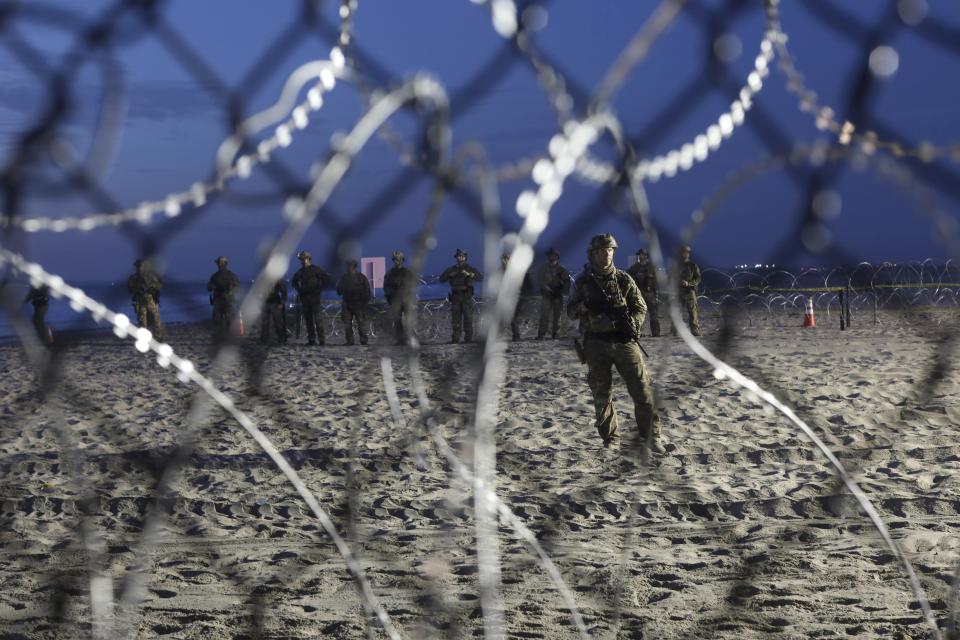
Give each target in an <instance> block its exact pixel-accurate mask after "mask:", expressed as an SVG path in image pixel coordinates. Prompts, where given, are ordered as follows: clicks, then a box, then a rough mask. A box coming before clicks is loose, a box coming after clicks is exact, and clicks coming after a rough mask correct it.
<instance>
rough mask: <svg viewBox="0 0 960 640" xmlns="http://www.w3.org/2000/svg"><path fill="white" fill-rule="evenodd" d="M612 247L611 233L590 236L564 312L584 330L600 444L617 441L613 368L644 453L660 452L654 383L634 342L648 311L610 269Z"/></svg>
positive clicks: (632, 286)
mask: <svg viewBox="0 0 960 640" xmlns="http://www.w3.org/2000/svg"><path fill="white" fill-rule="evenodd" d="M616 248H617V241H616V240H614V238H613V236H611V235H610V234H604V235H599V236H594V237H593V239H592V240H591V241H590V249H589V251H588V255H589V258H590V262H589V264H588V265H587V268H586V269H585V271H584V273H582V274H581V275H580V276H579V277H578V278H577V280H576V282H574V285H573V293H572V294H571V295H570V302H569V305H568V306H567V314H568V315H569V316H570V318H572V319H574V320H578V321H579V322H580V330H581V331H582V332H583V338H584V340H583V355H584V358H585V360H586V364H587V367H588V373H587V383H588V384H589V385H590V391H591V392H592V394H593V406H594V409H595V411H596V427H597V431H598V432H599V434H600V438H601V439H602V440H603V444H604V446H610V445H612V444H616V443H617V441H618V440H619V424H618V419H617V414H616V410H615V409H614V405H613V396H612V385H613V378H612V376H611V367H616V368H617V371H619V372H620V376H621V377H622V378H623V381H624V382H625V383H626V385H627V391H628V392H629V393H630V397H631V398H633V407H634V415H635V417H636V420H637V429H638V430H639V436H640V438H641V440H642V441H643V442H644V443H645V444H646V446H647V447H648V450H650V451H652V452H654V453H663V452H664V449H663V446H662V445H661V444H660V418H659V416H658V415H657V412H656V409H655V408H654V404H653V385H652V382H651V380H650V374H649V373H648V372H647V368H646V366H645V365H644V362H643V354H642V352H641V350H640V345H639V343H638V342H637V340H636V335H638V333H639V328H640V326H641V325H642V324H643V316H644V314H645V313H646V310H647V309H646V305H645V303H644V302H643V297H642V296H641V295H640V291H639V289H637V285H636V283H634V281H633V278H631V277H630V275H629V274H627V273H626V272H625V271H621V270H619V269H617V268H616V267H615V266H614V265H613V253H614V250H615V249H616Z"/></svg>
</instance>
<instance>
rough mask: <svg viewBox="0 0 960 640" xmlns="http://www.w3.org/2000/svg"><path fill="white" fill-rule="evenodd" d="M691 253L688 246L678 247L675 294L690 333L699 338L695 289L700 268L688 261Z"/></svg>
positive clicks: (675, 331) (674, 332)
mask: <svg viewBox="0 0 960 640" xmlns="http://www.w3.org/2000/svg"><path fill="white" fill-rule="evenodd" d="M691 253H692V251H691V249H690V245H686V244H685V245H683V246H682V247H680V264H679V265H677V270H678V274H677V280H678V284H679V288H678V290H677V294H678V298H679V302H680V308H682V309H686V310H687V322H688V323H689V325H690V333H692V334H693V335H695V336H699V335H700V317H699V314H698V313H697V287H698V286H700V267H699V266H697V263H696V262H694V261H693V260H691V259H690V254H691ZM673 335H677V330H676V329H675V328H674V329H673Z"/></svg>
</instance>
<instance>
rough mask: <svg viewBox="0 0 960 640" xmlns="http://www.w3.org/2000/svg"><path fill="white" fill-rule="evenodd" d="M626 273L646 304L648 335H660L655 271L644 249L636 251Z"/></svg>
mask: <svg viewBox="0 0 960 640" xmlns="http://www.w3.org/2000/svg"><path fill="white" fill-rule="evenodd" d="M627 273H629V274H630V276H631V277H632V278H633V281H634V282H636V283H637V288H638V289H640V295H641V296H643V301H644V302H645V303H646V305H647V318H649V319H650V335H651V336H653V337H654V338H656V337H658V336H659V335H660V318H659V314H658V307H659V304H658V300H657V273H656V270H655V268H654V266H653V263H652V262H650V254H649V253H647V250H646V249H639V250H638V251H637V261H636V262H635V263H633V265H631V267H630V268H629V269H627Z"/></svg>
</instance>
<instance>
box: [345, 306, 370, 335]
mask: <svg viewBox="0 0 960 640" xmlns="http://www.w3.org/2000/svg"><path fill="white" fill-rule="evenodd" d="M340 318H341V319H342V320H343V335H344V337H345V338H346V339H347V344H353V322H354V320H356V322H357V333H359V334H360V344H367V310H366V309H365V308H364V307H363V306H356V307H353V306H350V305H346V304H345V305H343V306H342V307H341V309H340Z"/></svg>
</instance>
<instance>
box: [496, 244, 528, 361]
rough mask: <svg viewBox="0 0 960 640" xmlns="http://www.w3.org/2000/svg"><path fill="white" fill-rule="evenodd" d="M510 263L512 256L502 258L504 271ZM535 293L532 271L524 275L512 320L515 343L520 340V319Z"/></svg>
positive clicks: (512, 333) (511, 325)
mask: <svg viewBox="0 0 960 640" xmlns="http://www.w3.org/2000/svg"><path fill="white" fill-rule="evenodd" d="M509 262H510V256H509V255H507V254H506V253H505V254H503V255H502V256H500V264H501V266H502V267H503V271H504V272H506V271H507V263H509ZM534 291H535V288H534V284H533V279H532V278H531V277H530V271H529V270H527V272H526V273H524V274H523V281H522V282H521V283H520V295H519V296H518V297H517V306H516V307H515V308H514V310H513V317H512V318H511V319H510V334H511V336H512V337H513V341H514V342H518V341H519V340H520V317H521V316H522V315H523V314H524V312H525V311H526V310H527V307H528V306H529V305H530V298H531V297H532V296H533V293H534Z"/></svg>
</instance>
